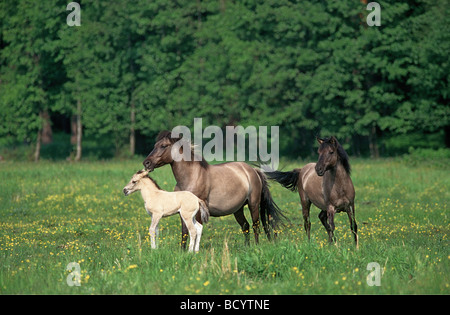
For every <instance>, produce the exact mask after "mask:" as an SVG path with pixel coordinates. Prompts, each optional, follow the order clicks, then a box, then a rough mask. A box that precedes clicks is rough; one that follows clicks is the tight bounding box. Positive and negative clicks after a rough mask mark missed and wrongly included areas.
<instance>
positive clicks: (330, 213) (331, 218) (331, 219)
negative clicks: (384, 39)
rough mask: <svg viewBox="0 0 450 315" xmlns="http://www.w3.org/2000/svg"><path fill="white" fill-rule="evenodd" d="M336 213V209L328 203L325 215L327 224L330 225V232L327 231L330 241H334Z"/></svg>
mask: <svg viewBox="0 0 450 315" xmlns="http://www.w3.org/2000/svg"><path fill="white" fill-rule="evenodd" d="M335 214H336V209H335V208H334V207H333V206H332V205H328V207H327V217H328V224H329V226H330V232H329V233H328V238H329V241H330V243H333V242H336V239H335V238H334V227H335V226H334V215H335Z"/></svg>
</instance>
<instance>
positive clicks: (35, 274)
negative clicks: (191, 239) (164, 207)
mask: <svg viewBox="0 0 450 315" xmlns="http://www.w3.org/2000/svg"><path fill="white" fill-rule="evenodd" d="M448 159H449V158H448V157H447V158H446V160H447V164H446V166H445V167H444V166H439V165H435V166H433V165H430V164H429V163H426V164H421V167H417V166H416V165H411V162H412V161H410V160H407V161H404V160H401V159H396V160H383V159H380V160H355V161H353V162H352V167H353V181H354V183H355V188H356V219H357V222H358V227H359V229H358V231H359V240H360V248H359V250H356V249H355V246H354V243H353V238H352V235H351V232H350V228H349V224H348V218H347V215H346V214H344V213H340V214H338V215H336V237H337V240H338V243H337V245H336V246H334V245H332V246H329V245H328V244H327V242H328V241H327V234H326V232H325V229H324V228H323V226H322V224H321V223H320V221H319V218H318V217H317V214H318V213H319V211H318V210H317V208H315V207H312V208H311V223H312V228H311V242H310V243H308V240H307V237H306V235H305V231H304V229H303V219H302V215H301V211H300V206H299V196H298V194H297V193H293V192H291V191H289V190H287V189H285V188H283V187H281V186H280V185H278V184H276V183H273V184H272V185H271V192H272V196H273V198H274V200H275V202H277V204H278V205H279V206H280V208H281V209H282V210H283V211H284V212H285V214H286V216H287V217H288V218H289V219H290V221H291V224H288V225H287V226H286V227H285V228H283V229H282V230H281V232H280V236H279V238H278V240H277V242H276V243H272V242H269V241H268V240H267V239H266V237H264V235H261V237H260V244H259V245H255V244H254V239H253V236H252V235H251V236H252V237H251V244H250V246H248V247H246V246H244V236H243V235H242V232H241V230H240V227H239V225H238V224H237V223H236V220H235V219H234V217H233V216H226V217H220V218H214V217H212V218H211V219H210V221H209V222H208V223H207V224H205V226H204V229H203V236H202V241H201V244H200V252H199V253H198V254H191V253H187V252H182V251H181V250H180V249H179V242H180V239H181V237H180V234H181V229H180V218H179V216H173V217H169V218H163V219H162V220H161V221H160V237H159V243H158V244H159V248H157V249H155V250H152V249H151V247H150V242H149V235H148V227H149V226H150V221H151V220H150V217H149V216H148V215H147V213H146V211H145V210H144V203H143V200H142V198H141V196H140V194H139V193H136V194H133V195H130V196H128V197H125V196H124V195H123V192H122V189H123V187H124V186H125V185H126V184H127V183H128V181H129V180H130V177H131V175H132V174H133V171H130V170H135V169H138V168H139V166H140V163H141V160H140V159H139V160H129V161H126V162H117V161H113V162H108V163H103V162H81V163H68V162H57V163H49V162H45V161H44V162H42V163H40V164H39V167H38V168H37V167H36V164H35V163H29V162H27V163H11V162H5V163H0V262H1V263H0V294H37V293H41V294H80V293H83V294H189V295H192V294H307V293H309V294H315V293H321V294H406V293H409V294H447V295H448V294H450V256H449V251H448V248H449V235H450V234H449V233H450V225H449V224H450V222H449V217H448V213H449V200H450V178H449V177H448V176H442V174H443V173H444V172H448V165H449V163H448ZM302 165H303V162H300V161H297V162H295V163H292V164H290V165H289V168H293V167H300V166H302ZM151 176H153V178H154V179H155V180H156V181H157V182H158V184H160V185H161V187H162V188H163V189H166V190H172V188H173V186H174V184H175V180H174V178H173V175H172V172H171V169H170V167H169V166H165V167H162V168H159V169H157V170H155V171H154V172H153V173H151ZM244 213H245V215H246V216H247V218H248V219H249V212H248V210H247V209H245V211H244ZM249 220H250V219H249ZM252 234H253V233H252ZM71 262H76V263H79V264H80V269H81V286H79V287H75V286H73V287H70V286H68V285H67V282H66V279H67V277H68V276H69V272H68V271H67V270H66V266H67V265H68V264H69V263H71ZM370 262H377V263H379V265H380V267H381V268H382V273H383V275H382V277H381V283H380V284H381V286H379V287H377V286H368V285H367V282H366V277H367V276H368V274H369V272H370V271H368V270H367V265H368V264H369V263H370Z"/></svg>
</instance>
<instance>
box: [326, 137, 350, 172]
mask: <svg viewBox="0 0 450 315" xmlns="http://www.w3.org/2000/svg"><path fill="white" fill-rule="evenodd" d="M331 139H334V141H335V143H336V148H337V153H338V156H339V159H340V160H341V163H342V166H343V167H344V169H345V172H346V173H347V174H348V175H350V174H351V172H352V169H351V167H350V162H349V158H348V155H347V152H345V150H344V148H343V147H342V146H341V144H340V143H339V141H338V140H337V139H336V137H330V138H324V139H323V141H324V143H326V144H328V145H330V146H331V145H332V144H331Z"/></svg>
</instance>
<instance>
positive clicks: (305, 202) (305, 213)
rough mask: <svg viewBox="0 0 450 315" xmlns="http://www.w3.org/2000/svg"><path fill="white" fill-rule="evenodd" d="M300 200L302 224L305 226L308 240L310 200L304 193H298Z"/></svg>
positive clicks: (309, 231) (309, 237)
mask: <svg viewBox="0 0 450 315" xmlns="http://www.w3.org/2000/svg"><path fill="white" fill-rule="evenodd" d="M299 194H300V202H301V204H302V213H303V225H304V227H305V231H306V235H307V236H308V241H310V240H311V220H310V219H309V210H310V208H311V201H309V200H308V199H307V198H306V196H302V195H304V194H302V193H300V192H299Z"/></svg>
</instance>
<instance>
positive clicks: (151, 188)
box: [141, 178, 159, 200]
mask: <svg viewBox="0 0 450 315" xmlns="http://www.w3.org/2000/svg"><path fill="white" fill-rule="evenodd" d="M141 185H142V187H141V195H142V199H144V200H149V199H150V198H152V196H154V195H155V193H156V192H157V191H159V189H158V187H156V185H155V184H154V183H153V181H152V180H151V179H150V178H142V179H141Z"/></svg>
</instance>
